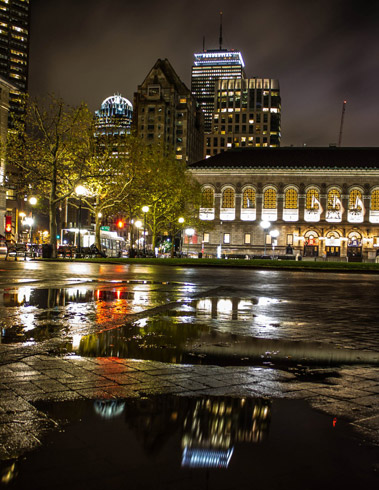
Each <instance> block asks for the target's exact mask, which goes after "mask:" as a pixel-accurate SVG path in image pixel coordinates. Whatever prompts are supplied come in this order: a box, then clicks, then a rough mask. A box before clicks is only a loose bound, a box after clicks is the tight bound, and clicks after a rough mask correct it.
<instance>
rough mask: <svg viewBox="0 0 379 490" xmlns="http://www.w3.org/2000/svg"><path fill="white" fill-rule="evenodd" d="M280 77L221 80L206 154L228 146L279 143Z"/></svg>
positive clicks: (206, 139) (212, 153) (269, 145)
mask: <svg viewBox="0 0 379 490" xmlns="http://www.w3.org/2000/svg"><path fill="white" fill-rule="evenodd" d="M280 117H281V99H280V89H279V81H278V80H275V79H272V78H245V79H240V80H218V81H217V84H216V89H215V100H214V111H213V119H212V129H211V132H210V133H209V134H207V135H206V138H205V155H206V157H209V156H212V155H217V154H218V153H221V152H222V151H225V150H227V149H229V148H238V147H245V146H256V147H271V148H273V147H278V146H280V136H281V133H280V131H281V129H280V122H281V121H280Z"/></svg>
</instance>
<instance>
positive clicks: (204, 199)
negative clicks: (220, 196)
mask: <svg viewBox="0 0 379 490" xmlns="http://www.w3.org/2000/svg"><path fill="white" fill-rule="evenodd" d="M201 207H203V208H213V207H214V192H213V189H211V188H210V187H207V188H206V189H204V190H203V192H202V194H201Z"/></svg>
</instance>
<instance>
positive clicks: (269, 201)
mask: <svg viewBox="0 0 379 490" xmlns="http://www.w3.org/2000/svg"><path fill="white" fill-rule="evenodd" d="M263 208H264V209H276V190H275V189H273V188H272V187H270V188H269V189H266V190H265V192H264V195H263Z"/></svg>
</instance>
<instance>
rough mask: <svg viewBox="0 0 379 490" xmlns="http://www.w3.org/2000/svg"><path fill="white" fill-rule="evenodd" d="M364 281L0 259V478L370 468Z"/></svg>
mask: <svg viewBox="0 0 379 490" xmlns="http://www.w3.org/2000/svg"><path fill="white" fill-rule="evenodd" d="M378 286H379V275H371V274H348V273H328V272H317V273H315V272H300V271H296V272H288V271H258V270H249V269H232V268H228V269H223V268H203V267H193V268H190V267H168V266H167V267H164V266H151V265H146V266H144V265H112V264H98V263H96V264H89V263H84V262H83V263H76V262H70V261H67V262H64V261H63V260H62V261H60V262H52V263H48V262H42V261H27V262H24V261H17V262H15V261H7V262H6V261H4V260H1V261H0V312H1V314H0V327H1V328H0V331H1V343H0V459H1V461H2V462H1V466H0V469H1V475H0V476H1V485H2V486H4V487H8V488H25V487H26V486H27V484H28V483H29V486H31V487H33V488H50V487H51V486H52V482H54V487H55V488H64V487H65V488H66V487H67V486H70V487H71V488H81V487H83V486H86V485H87V486H88V488H100V487H101V488H104V487H105V486H107V487H108V488H121V486H124V485H121V482H122V481H124V478H126V476H128V486H129V488H148V487H149V488H152V487H154V488H168V489H171V488H178V487H179V486H180V487H181V488H215V489H216V488H217V489H224V488H225V489H229V488H230V489H231V488H251V483H252V482H255V484H259V485H263V484H267V485H268V488H286V487H289V485H291V486H292V487H294V488H304V487H305V488H320V487H321V486H324V487H325V485H323V483H322V482H323V481H325V479H328V480H329V482H330V483H331V484H333V486H335V487H336V486H337V487H338V486H341V487H342V486H343V487H344V488H357V486H358V485H360V486H362V485H370V486H374V485H377V483H378V482H377V480H378V472H379V465H378V461H379V458H378V456H379V451H378V444H379V437H378V433H379V431H378V429H379V413H378V401H379V395H378V388H379V353H378V350H379V349H378V346H379V334H378V320H377V318H378V313H377V311H378V306H377V305H378V304H379V288H378ZM95 434H96V436H95ZM125 441H126V442H125ZM110 447H112V450H109V451H108V449H105V448H110ZM126 447H127V448H126ZM252 460H253V461H254V462H255V465H254V466H251V463H249V461H252ZM295 461H296V465H295V464H294V462H295ZM315 461H318V463H317V464H316V465H315ZM346 461H349V462H350V463H349V464H348V465H347V467H346ZM145 468H150V470H151V471H150V472H149V471H148V472H147V474H144V469H145ZM57 474H59V475H61V476H59V478H58V480H59V483H58V484H57V482H56V481H55V478H56V475H57ZM310 475H312V476H311V477H310ZM295 477H296V478H295ZM130 479H131V480H130ZM73 480H74V483H73ZM157 481H160V482H161V483H160V486H159V485H158V486H157V483H156V482H157ZM132 482H133V483H132ZM236 482H238V484H237V483H236ZM304 482H307V484H306V485H305V484H304Z"/></svg>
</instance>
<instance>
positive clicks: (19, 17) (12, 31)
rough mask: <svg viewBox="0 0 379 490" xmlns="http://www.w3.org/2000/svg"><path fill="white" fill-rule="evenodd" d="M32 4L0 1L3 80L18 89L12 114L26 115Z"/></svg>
mask: <svg viewBox="0 0 379 490" xmlns="http://www.w3.org/2000/svg"><path fill="white" fill-rule="evenodd" d="M28 67H29V0H0V76H2V77H4V78H5V79H6V80H8V81H9V82H11V83H12V85H14V87H15V88H14V89H12V90H11V91H10V114H13V115H16V116H17V115H18V114H20V113H21V112H22V107H21V104H22V96H23V95H24V94H26V92H27V90H28Z"/></svg>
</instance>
